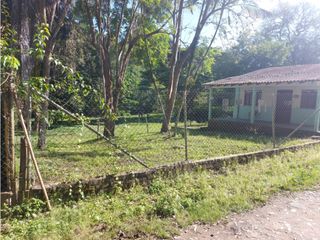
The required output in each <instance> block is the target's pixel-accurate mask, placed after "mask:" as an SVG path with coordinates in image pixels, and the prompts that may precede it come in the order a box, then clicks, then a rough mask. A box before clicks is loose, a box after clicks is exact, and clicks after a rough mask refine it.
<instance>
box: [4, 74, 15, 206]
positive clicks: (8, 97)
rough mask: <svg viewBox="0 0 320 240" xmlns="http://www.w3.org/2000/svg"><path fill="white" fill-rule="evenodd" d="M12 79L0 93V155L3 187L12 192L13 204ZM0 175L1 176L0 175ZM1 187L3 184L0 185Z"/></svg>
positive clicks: (12, 201)
mask: <svg viewBox="0 0 320 240" xmlns="http://www.w3.org/2000/svg"><path fill="white" fill-rule="evenodd" d="M12 80H13V79H9V81H8V82H6V84H5V85H4V86H3V87H2V89H3V90H4V91H3V92H2V94H1V98H2V109H1V110H2V114H3V120H4V136H3V140H4V143H3V144H2V146H4V149H3V150H2V151H3V153H4V154H3V155H2V156H1V170H2V174H4V175H5V176H4V179H5V183H4V188H5V189H3V190H5V191H11V192H12V195H11V196H12V198H11V203H12V204H15V203H16V201H17V192H16V190H17V188H16V176H15V171H14V170H15V151H14V108H13V96H12V91H11V84H12V83H11V82H12ZM1 177H2V176H1ZM2 187H3V186H2Z"/></svg>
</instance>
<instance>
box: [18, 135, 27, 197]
mask: <svg viewBox="0 0 320 240" xmlns="http://www.w3.org/2000/svg"><path fill="white" fill-rule="evenodd" d="M27 159H28V146H27V143H26V140H25V138H21V139H20V171H19V191H18V203H22V202H23V200H24V198H25V192H26V190H27V189H28V185H27V178H28V177H27Z"/></svg>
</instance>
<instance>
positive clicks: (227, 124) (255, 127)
mask: <svg viewBox="0 0 320 240" xmlns="http://www.w3.org/2000/svg"><path fill="white" fill-rule="evenodd" d="M298 126H299V124H287V123H286V124H282V123H275V131H276V134H277V135H283V136H286V135H288V134H289V133H291V132H292V131H293V130H295V129H296V128H297V127H298ZM208 129H209V130H214V131H226V132H237V133H238V132H241V133H248V132H251V133H261V134H266V135H271V134H272V124H271V122H267V121H258V120H256V121H255V122H254V123H251V122H250V120H241V119H233V118H212V119H210V120H209V121H208ZM314 134H317V135H318V134H319V135H320V132H316V133H315V131H314V126H313V125H303V126H302V127H300V128H299V130H298V131H297V132H296V135H300V136H301V135H306V136H308V135H314Z"/></svg>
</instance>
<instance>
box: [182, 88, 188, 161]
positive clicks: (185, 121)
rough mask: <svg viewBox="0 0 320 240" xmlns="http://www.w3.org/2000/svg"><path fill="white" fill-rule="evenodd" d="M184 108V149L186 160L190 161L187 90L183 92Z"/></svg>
mask: <svg viewBox="0 0 320 240" xmlns="http://www.w3.org/2000/svg"><path fill="white" fill-rule="evenodd" d="M183 102H184V104H183V109H184V114H183V115H184V151H185V160H186V161H188V131H187V119H188V116H187V107H188V106H187V91H184V93H183Z"/></svg>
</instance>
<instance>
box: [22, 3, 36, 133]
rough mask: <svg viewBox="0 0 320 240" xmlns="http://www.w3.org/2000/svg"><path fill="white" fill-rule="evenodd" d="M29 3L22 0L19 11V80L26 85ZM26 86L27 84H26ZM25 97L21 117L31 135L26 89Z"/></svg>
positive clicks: (28, 100) (30, 64)
mask: <svg viewBox="0 0 320 240" xmlns="http://www.w3.org/2000/svg"><path fill="white" fill-rule="evenodd" d="M28 2H29V1H26V0H22V1H21V2H20V3H21V10H20V13H21V14H20V16H21V20H20V51H21V55H20V59H21V80H22V82H25V83H27V82H28V81H29V79H30V77H31V73H32V68H33V63H32V57H31V56H30V54H29V50H30V43H31V36H30V21H31V20H30V18H29V3H28ZM26 86H28V84H26ZM26 90H27V96H26V98H25V99H24V106H23V117H24V119H25V124H26V127H27V129H28V132H29V134H31V109H32V104H31V94H30V91H29V88H28V87H27V89H26Z"/></svg>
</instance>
